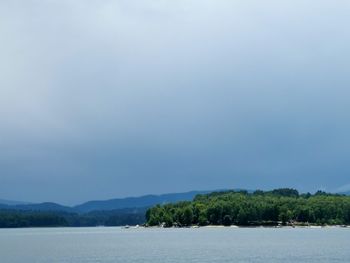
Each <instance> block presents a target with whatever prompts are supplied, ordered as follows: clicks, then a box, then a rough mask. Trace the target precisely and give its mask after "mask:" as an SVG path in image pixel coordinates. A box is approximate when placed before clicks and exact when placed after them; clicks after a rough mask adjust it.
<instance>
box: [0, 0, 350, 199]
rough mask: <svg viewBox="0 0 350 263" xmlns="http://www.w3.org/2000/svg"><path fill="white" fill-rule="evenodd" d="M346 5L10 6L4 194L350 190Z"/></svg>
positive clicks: (5, 11) (2, 83)
mask: <svg viewBox="0 0 350 263" xmlns="http://www.w3.org/2000/svg"><path fill="white" fill-rule="evenodd" d="M349 9H350V4H349V3H348V2H347V1H338V2H337V3H331V2H329V1H311V0H310V1H283V2H281V1H272V0H270V1H257V0H250V1H224V0H222V1H199V0H198V1H197V0H193V1H173V2H171V1H163V0H145V1H130V0H129V1H122V0H120V1H107V0H106V1H98V2H96V1H74V3H73V2H71V1H44V2H43V1H34V0H33V1H11V2H10V1H3V2H1V3H0V35H2V36H3V38H2V41H1V42H0V57H1V58H2V59H1V61H0V70H1V77H0V123H1V130H0V147H1V149H2V150H1V151H0V193H1V195H2V197H3V198H13V199H23V200H29V201H43V200H54V201H60V202H65V203H76V202H80V201H84V200H87V199H92V198H109V197H115V196H125V195H138V194H144V193H151V192H153V193H161V192H170V191H171V192H172V191H183V190H190V189H214V188H228V187H246V188H272V187H278V186H291V187H297V188H299V189H301V190H303V191H313V190H316V189H317V188H325V189H335V188H337V187H340V186H342V185H346V184H348V183H349V179H348V173H349V170H350V168H349V167H348V164H347V163H348V158H347V156H349V149H350V148H349V145H350V142H349V139H348V136H347V135H348V134H349V131H350V124H349V123H350V122H349V117H348V113H349V104H348V97H349V95H350V94H349V93H350V91H349V89H348V84H349V83H350V80H349V78H350V77H349V76H350V74H349V66H348V63H349V61H350V60H349V59H350V57H349V56H350V53H349V42H350V41H349V40H350V39H349V38H350V35H349V31H348V28H347V25H348V24H349V22H350V21H349V17H348V13H349Z"/></svg>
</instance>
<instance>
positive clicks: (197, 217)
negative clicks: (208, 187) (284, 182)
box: [146, 188, 350, 227]
mask: <svg viewBox="0 0 350 263" xmlns="http://www.w3.org/2000/svg"><path fill="white" fill-rule="evenodd" d="M146 220H147V225H149V226H159V225H162V226H165V227H172V226H178V227H186V226H191V225H199V226H206V225H225V226H229V225H240V226H254V225H278V224H281V225H297V224H303V225H306V224H314V225H350V196H345V195H338V194H329V193H325V192H322V191H318V192H316V193H315V194H310V193H306V194H299V192H298V191H297V190H295V189H289V188H283V189H276V190H273V191H265V192H264V191H260V190H258V191H255V192H253V193H248V192H247V191H239V192H235V191H226V192H215V193H211V194H205V195H197V196H196V197H195V198H194V200H193V201H191V202H179V203H176V204H165V205H157V206H154V207H152V208H150V209H149V210H147V212H146Z"/></svg>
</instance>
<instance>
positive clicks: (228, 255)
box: [0, 227, 350, 263]
mask: <svg viewBox="0 0 350 263" xmlns="http://www.w3.org/2000/svg"><path fill="white" fill-rule="evenodd" d="M0 262H1V263H7V262H11V263H12V262H14V263H17V262H38V263H41V262H50V263H51V262H60V263H61V262H74V263H79V262H122V263H136V262H140V263H141V262H142V263H144V262H150V263H169V262H174V263H182V262H183V263H185V262H186V263H189V262H201V263H203V262H210V263H212V262H220V263H223V262H230V263H231V262H318V263H320V262H350V229H349V228H319V229H313V228H294V229H293V228H280V229H274V228H198V229H149V228H148V229H144V228H138V229H122V228H103V227H101V228H29V229H1V230H0Z"/></svg>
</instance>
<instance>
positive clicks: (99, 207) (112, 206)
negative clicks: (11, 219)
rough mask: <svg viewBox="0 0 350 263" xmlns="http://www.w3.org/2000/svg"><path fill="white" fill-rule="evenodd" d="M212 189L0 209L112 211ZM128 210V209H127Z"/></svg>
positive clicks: (188, 197)
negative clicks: (70, 204)
mask: <svg viewBox="0 0 350 263" xmlns="http://www.w3.org/2000/svg"><path fill="white" fill-rule="evenodd" d="M210 192H212V191H191V192H186V193H170V194H163V195H146V196H140V197H127V198H120V199H118V198H116V199H111V200H99V201H88V202H85V203H83V204H80V205H77V206H73V207H68V206H63V205H60V204H56V203H50V202H45V203H39V204H12V205H11V204H5V203H1V202H0V209H10V210H21V211H59V212H68V213H89V212H92V211H112V210H122V209H133V208H147V207H151V206H154V205H157V204H166V203H176V202H179V201H191V200H193V198H194V197H195V196H196V195H198V194H206V193H210ZM127 212H129V210H127Z"/></svg>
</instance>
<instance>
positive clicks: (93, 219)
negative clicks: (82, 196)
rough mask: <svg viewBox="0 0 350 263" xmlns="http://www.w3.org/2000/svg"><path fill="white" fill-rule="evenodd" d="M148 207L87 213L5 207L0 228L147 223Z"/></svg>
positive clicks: (0, 219)
mask: <svg viewBox="0 0 350 263" xmlns="http://www.w3.org/2000/svg"><path fill="white" fill-rule="evenodd" d="M146 209H147V208H138V209H124V210H112V211H93V212H90V213H86V214H78V213H67V212H62V211H49V212H45V211H23V210H9V209H7V210H5V209H3V210H0V228H18V227H84V226H122V225H137V224H139V225H140V224H143V223H145V213H146Z"/></svg>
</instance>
